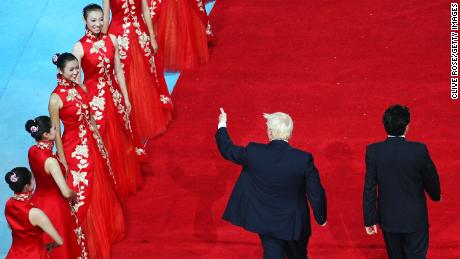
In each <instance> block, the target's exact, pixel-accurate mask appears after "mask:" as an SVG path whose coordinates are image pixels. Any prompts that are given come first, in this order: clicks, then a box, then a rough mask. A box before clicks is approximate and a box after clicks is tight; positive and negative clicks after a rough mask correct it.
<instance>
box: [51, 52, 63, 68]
mask: <svg viewBox="0 0 460 259" xmlns="http://www.w3.org/2000/svg"><path fill="white" fill-rule="evenodd" d="M60 55H61V53H56V54H54V55H53V57H51V62H53V64H54V65H56V66H57V65H58V59H59V56H60Z"/></svg>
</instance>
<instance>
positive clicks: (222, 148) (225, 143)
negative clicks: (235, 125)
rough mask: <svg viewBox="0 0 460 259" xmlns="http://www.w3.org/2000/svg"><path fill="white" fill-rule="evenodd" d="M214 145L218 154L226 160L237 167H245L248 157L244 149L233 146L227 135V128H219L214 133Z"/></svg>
mask: <svg viewBox="0 0 460 259" xmlns="http://www.w3.org/2000/svg"><path fill="white" fill-rule="evenodd" d="M216 143H217V147H218V148H219V152H220V154H221V155H222V156H223V157H224V158H225V159H227V160H230V161H232V162H234V163H237V164H239V165H247V163H248V162H247V161H248V155H247V149H246V148H245V147H240V146H236V145H234V144H233V142H232V140H231V139H230V136H229V135H228V132H227V128H226V127H222V128H219V129H218V130H217V132H216Z"/></svg>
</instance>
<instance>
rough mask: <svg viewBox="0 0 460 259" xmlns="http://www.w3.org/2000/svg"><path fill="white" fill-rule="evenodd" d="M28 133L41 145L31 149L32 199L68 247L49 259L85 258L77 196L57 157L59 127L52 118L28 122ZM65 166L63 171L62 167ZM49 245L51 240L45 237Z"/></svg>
mask: <svg viewBox="0 0 460 259" xmlns="http://www.w3.org/2000/svg"><path fill="white" fill-rule="evenodd" d="M25 128H26V131H27V132H29V133H30V135H31V136H32V137H33V138H34V139H35V140H36V141H37V143H36V144H35V145H33V146H31V147H30V148H29V165H30V168H31V169H32V172H34V175H35V182H36V186H37V187H36V188H35V193H34V196H33V198H32V200H33V202H34V204H35V205H36V206H37V207H38V208H40V209H41V210H43V211H44V212H45V214H47V215H48V216H49V218H50V220H51V222H53V224H54V225H55V227H56V229H57V231H58V233H59V234H60V235H61V236H62V238H63V240H64V245H62V246H60V247H58V248H56V249H53V251H52V252H50V253H49V258H56V259H58V258H78V257H84V255H85V253H86V252H85V247H84V246H83V243H81V242H80V244H78V242H77V235H76V231H75V230H77V229H79V228H80V226H78V220H77V219H76V217H75V218H74V216H73V215H72V212H71V207H70V204H69V200H74V199H75V198H76V194H75V192H74V191H73V190H72V189H70V188H69V186H68V185H67V183H66V180H65V175H64V174H63V171H64V172H65V169H64V167H63V166H62V164H60V163H59V161H58V160H57V159H56V158H55V157H54V155H53V146H54V140H55V138H56V127H55V126H54V125H52V124H51V119H50V117H48V116H39V117H37V118H35V119H33V120H28V121H27V122H26V124H25ZM61 166H62V167H61ZM43 240H44V241H45V243H47V242H50V240H51V237H50V236H49V235H44V239H43Z"/></svg>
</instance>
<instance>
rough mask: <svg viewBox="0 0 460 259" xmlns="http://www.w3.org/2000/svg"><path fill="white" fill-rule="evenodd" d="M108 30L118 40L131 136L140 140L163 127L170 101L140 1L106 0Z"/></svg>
mask: <svg viewBox="0 0 460 259" xmlns="http://www.w3.org/2000/svg"><path fill="white" fill-rule="evenodd" d="M110 9H111V11H112V20H111V23H110V27H109V33H110V34H113V35H115V36H116V37H117V39H118V48H119V54H120V61H121V63H122V64H123V70H124V72H125V78H126V84H127V87H128V94H129V98H130V99H131V106H132V112H131V118H132V122H133V125H134V127H133V128H134V132H135V135H139V136H140V138H141V139H142V140H143V141H146V140H148V139H150V138H153V137H155V136H157V135H159V134H160V133H162V132H164V131H165V130H166V126H167V125H168V124H169V122H170V121H171V119H172V108H173V107H172V102H171V96H170V94H169V91H168V88H167V86H166V81H165V78H164V72H163V64H162V62H161V61H160V59H159V58H158V57H157V56H155V55H154V53H153V50H152V45H151V42H150V37H149V33H148V29H147V25H146V24H145V23H144V20H143V18H142V1H141V0H134V1H133V2H131V1H127V0H110Z"/></svg>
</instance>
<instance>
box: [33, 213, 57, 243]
mask: <svg viewBox="0 0 460 259" xmlns="http://www.w3.org/2000/svg"><path fill="white" fill-rule="evenodd" d="M29 221H30V224H32V225H33V226H38V227H40V228H41V229H42V230H43V231H45V233H46V234H48V235H49V236H50V237H51V238H52V239H53V240H54V242H55V243H56V245H57V246H61V245H62V244H64V241H63V240H62V237H61V236H60V235H59V233H58V232H57V231H56V229H55V228H54V226H53V223H51V221H50V219H49V218H48V216H46V214H45V213H44V212H43V211H42V210H40V209H38V208H32V209H30V211H29Z"/></svg>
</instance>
